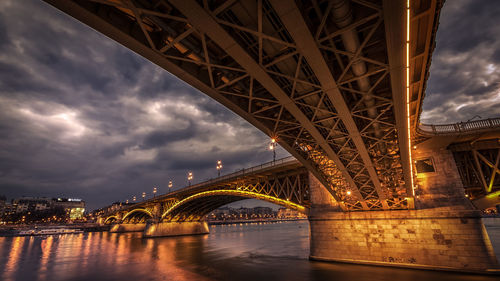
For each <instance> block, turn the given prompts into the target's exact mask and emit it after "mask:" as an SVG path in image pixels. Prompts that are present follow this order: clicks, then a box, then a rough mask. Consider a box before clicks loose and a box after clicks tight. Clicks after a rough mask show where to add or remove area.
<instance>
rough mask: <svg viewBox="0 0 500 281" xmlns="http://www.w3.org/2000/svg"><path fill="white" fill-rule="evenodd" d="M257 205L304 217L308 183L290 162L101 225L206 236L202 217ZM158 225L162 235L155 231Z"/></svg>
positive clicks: (194, 189)
mask: <svg viewBox="0 0 500 281" xmlns="http://www.w3.org/2000/svg"><path fill="white" fill-rule="evenodd" d="M243 199H259V200H264V201H268V202H271V203H274V204H278V205H281V206H284V207H286V208H289V209H293V210H297V211H299V212H302V213H307V212H308V210H309V208H310V206H311V205H310V198H309V178H308V172H307V170H306V169H305V168H304V167H303V165H302V164H301V163H300V162H298V161H297V160H295V159H294V158H293V157H287V158H283V159H279V160H276V161H272V162H268V163H264V164H261V165H258V166H255V167H251V168H247V169H243V170H241V171H238V172H235V173H232V174H228V175H224V176H221V177H218V178H216V179H211V180H208V181H205V182H202V183H199V184H196V185H192V186H188V187H185V188H182V189H180V190H178V191H175V192H171V193H168V194H165V195H161V196H157V197H155V198H152V199H149V200H146V201H143V202H140V203H137V204H133V205H129V206H125V207H124V208H122V209H120V210H117V211H115V212H112V213H107V214H104V215H102V216H101V219H100V223H103V224H115V225H114V227H113V228H112V229H111V231H112V232H128V231H144V229H145V228H146V222H148V221H149V222H151V223H152V224H150V225H149V229H147V230H146V231H145V232H144V234H145V236H170V235H182V234H193V233H199V231H202V233H208V227H207V226H206V222H204V220H205V216H206V215H207V214H208V213H209V212H211V211H213V210H215V209H217V208H219V207H221V206H224V205H226V204H229V203H232V202H236V201H239V200H243ZM158 223H160V224H161V225H162V227H163V228H165V225H168V228H167V229H166V230H164V229H158Z"/></svg>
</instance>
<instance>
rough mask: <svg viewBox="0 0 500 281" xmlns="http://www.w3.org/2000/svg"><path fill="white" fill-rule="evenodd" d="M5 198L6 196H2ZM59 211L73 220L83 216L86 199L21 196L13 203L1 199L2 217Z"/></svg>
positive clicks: (0, 210)
mask: <svg viewBox="0 0 500 281" xmlns="http://www.w3.org/2000/svg"><path fill="white" fill-rule="evenodd" d="M1 199H4V198H1ZM50 211H58V212H60V213H63V214H65V215H66V217H67V218H69V219H71V220H75V219H81V218H83V214H84V212H85V201H83V200H82V199H74V198H49V197H26V196H25V197H20V198H15V199H12V201H11V203H9V202H7V201H6V200H0V217H8V216H12V215H16V214H28V215H30V214H33V215H36V214H40V213H43V212H45V213H46V212H50Z"/></svg>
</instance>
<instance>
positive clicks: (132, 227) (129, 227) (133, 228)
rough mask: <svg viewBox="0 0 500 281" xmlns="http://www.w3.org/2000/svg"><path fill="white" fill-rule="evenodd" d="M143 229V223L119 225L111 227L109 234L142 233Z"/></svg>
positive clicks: (144, 225)
mask: <svg viewBox="0 0 500 281" xmlns="http://www.w3.org/2000/svg"><path fill="white" fill-rule="evenodd" d="M145 227H146V224H145V223H119V224H115V225H113V226H112V227H111V229H110V230H109V232H116V233H122V232H140V231H144V228H145Z"/></svg>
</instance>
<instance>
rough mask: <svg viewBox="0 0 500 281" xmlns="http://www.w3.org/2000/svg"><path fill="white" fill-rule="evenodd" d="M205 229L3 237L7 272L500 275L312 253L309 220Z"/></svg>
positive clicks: (196, 276) (22, 276)
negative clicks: (147, 235)
mask: <svg viewBox="0 0 500 281" xmlns="http://www.w3.org/2000/svg"><path fill="white" fill-rule="evenodd" d="M210 231H211V233H210V234H209V235H203V236H183V237H171V238H157V239H142V238H141V236H140V233H126V234H116V233H106V232H104V233H85V234H78V235H61V236H50V237H0V280H5V281H15V280H40V281H45V280H56V281H58V280H71V281H73V280H75V281H79V280H82V281H83V280H93V281H104V280H120V281H123V280H154V281H156V280H180V281H185V280H186V281H187V280H202V281H204V280H242V281H245V280H249V281H250V280H251V281H255V280H259V281H265V280H287V281H293V280H339V279H344V280H368V279H369V280H375V281H376V280H394V279H398V280H401V281H404V280H420V279H424V278H427V279H440V280H470V279H471V278H473V279H475V280H496V279H495V278H494V277H489V276H471V275H461V274H451V273H440V272H429V271H414V270H405V269H390V268H381V267H371V266H357V265H347V264H331V263H319V262H310V261H308V259H307V258H308V251H309V228H308V224H307V222H288V223H271V224H269V223H268V224H266V223H255V224H248V225H245V224H242V225H240V224H235V225H221V226H212V227H211V228H210Z"/></svg>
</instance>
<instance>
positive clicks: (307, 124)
mask: <svg viewBox="0 0 500 281" xmlns="http://www.w3.org/2000/svg"><path fill="white" fill-rule="evenodd" d="M170 3H172V4H173V5H174V6H175V7H176V8H177V9H178V10H179V11H181V13H183V14H184V15H185V16H186V17H187V18H188V20H189V22H190V23H191V24H192V25H193V26H194V27H195V28H197V29H198V30H200V31H201V32H203V33H205V34H207V35H208V36H209V37H210V38H211V39H212V40H213V41H214V42H216V43H217V44H218V45H219V47H220V48H222V49H223V50H224V51H225V52H227V54H229V55H230V56H231V57H232V58H233V59H234V60H235V61H236V62H237V63H238V64H240V65H241V66H242V67H243V68H245V69H246V70H247V71H248V72H249V73H250V74H251V75H252V76H253V77H254V78H255V79H256V80H257V81H259V82H260V83H261V84H262V85H263V86H264V87H265V88H266V89H267V90H268V91H269V92H270V93H271V94H272V95H273V96H274V97H275V98H276V99H277V100H278V101H279V102H280V103H281V105H283V106H284V107H285V108H286V109H287V111H288V112H290V114H292V115H293V116H294V118H295V119H296V120H298V121H299V122H300V124H301V125H302V126H303V127H304V128H305V129H306V130H307V131H308V132H309V133H310V134H311V136H312V137H313V138H314V140H315V141H316V143H317V144H318V145H319V146H320V147H321V148H322V149H323V150H324V151H325V153H326V154H327V156H328V157H329V158H330V159H331V160H333V161H334V162H335V164H336V166H337V168H338V169H339V170H340V171H341V172H342V175H343V176H344V178H345V179H346V180H347V182H348V183H349V184H350V185H351V186H352V187H356V184H355V183H354V180H353V179H352V178H351V176H350V175H349V173H348V172H347V170H346V168H345V167H344V165H343V164H342V162H341V161H340V159H339V157H338V156H337V154H336V153H335V152H334V151H333V149H332V148H331V146H330V145H329V144H328V142H327V141H326V140H325V139H324V138H323V137H322V135H321V133H320V132H319V131H318V129H316V128H315V127H314V125H313V124H312V122H311V121H310V120H309V119H308V118H307V117H306V116H305V115H304V113H303V112H302V111H301V110H300V109H299V107H298V106H297V105H296V104H295V102H294V101H293V100H292V99H291V98H290V97H289V96H288V95H287V94H286V93H285V92H284V91H283V90H282V89H281V88H280V86H279V85H278V84H276V82H275V81H274V80H273V79H272V78H271V77H270V76H269V74H268V73H267V72H266V70H265V69H263V67H262V66H260V65H259V64H258V62H256V61H255V60H254V59H253V58H252V57H251V56H250V55H249V54H248V53H247V51H246V50H244V49H243V48H242V47H241V46H240V45H239V44H238V43H237V42H236V41H235V40H234V38H232V37H231V35H229V34H228V33H227V32H226V30H224V29H223V28H222V27H221V26H220V25H219V24H218V23H217V21H216V20H215V19H214V18H213V17H212V16H211V15H210V14H209V13H208V12H207V11H206V10H204V9H203V8H202V7H201V6H200V5H199V4H198V3H197V2H196V1H193V0H189V1H188V0H172V1H170ZM358 136H359V133H358ZM280 144H281V143H280ZM325 187H326V188H327V189H328V191H329V192H330V193H331V194H332V195H333V196H334V198H335V199H336V200H337V201H340V198H339V197H338V196H337V194H336V193H335V192H334V191H333V190H332V189H331V187H330V186H329V184H328V185H326V186H325Z"/></svg>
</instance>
